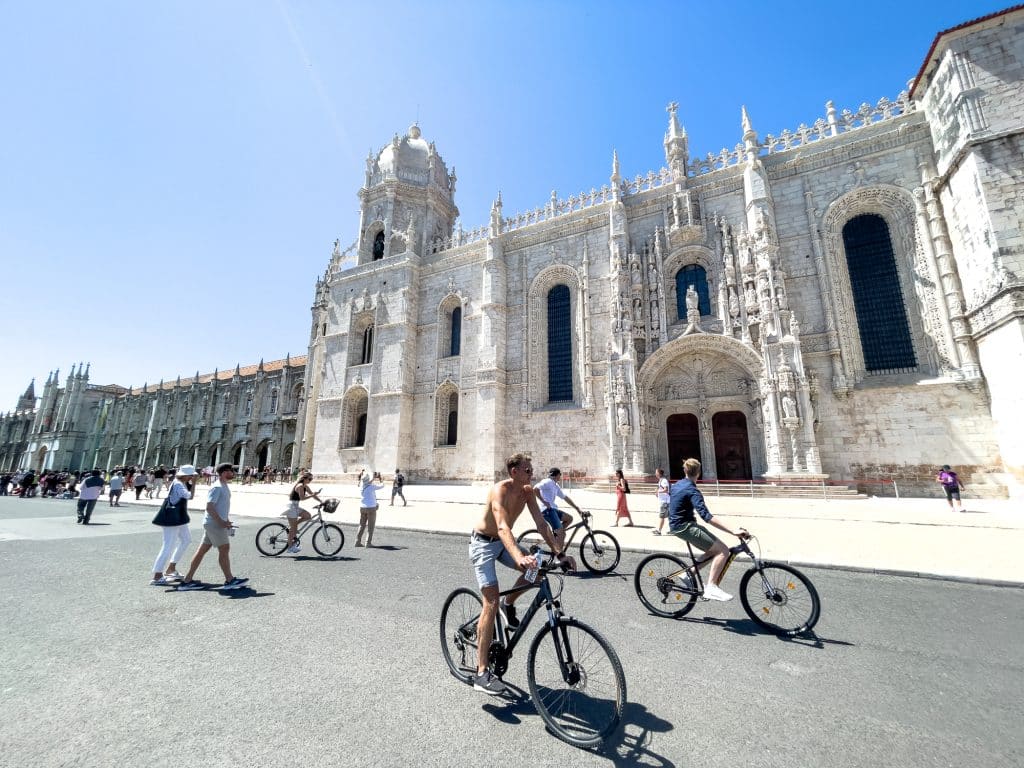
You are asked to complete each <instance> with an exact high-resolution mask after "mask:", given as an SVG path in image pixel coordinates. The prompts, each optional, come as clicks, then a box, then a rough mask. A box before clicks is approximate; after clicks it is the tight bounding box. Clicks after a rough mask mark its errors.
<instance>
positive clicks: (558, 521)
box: [544, 507, 562, 532]
mask: <svg viewBox="0 0 1024 768" xmlns="http://www.w3.org/2000/svg"><path fill="white" fill-rule="evenodd" d="M544 519H545V520H547V521H548V525H550V526H551V531H552V532H554V531H557V530H558V529H559V528H561V527H562V513H561V512H559V511H558V510H557V509H555V508H554V507H547V508H546V509H545V510H544Z"/></svg>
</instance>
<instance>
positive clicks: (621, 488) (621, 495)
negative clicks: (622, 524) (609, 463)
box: [615, 469, 633, 528]
mask: <svg viewBox="0 0 1024 768" xmlns="http://www.w3.org/2000/svg"><path fill="white" fill-rule="evenodd" d="M627 493H629V481H628V480H626V478H625V477H623V476H622V470H621V469H616V470H615V527H616V528H618V527H619V518H621V517H624V518H626V519H627V520H629V522H628V523H626V525H627V526H630V525H632V524H633V517H632V516H631V515H630V514H629V507H628V506H626V494H627Z"/></svg>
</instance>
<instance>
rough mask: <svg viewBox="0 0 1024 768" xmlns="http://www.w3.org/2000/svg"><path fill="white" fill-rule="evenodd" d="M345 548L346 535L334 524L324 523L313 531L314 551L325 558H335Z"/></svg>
mask: <svg viewBox="0 0 1024 768" xmlns="http://www.w3.org/2000/svg"><path fill="white" fill-rule="evenodd" d="M344 546H345V534H344V533H343V532H342V530H341V528H340V527H339V526H337V525H335V524H334V523H324V524H323V525H322V526H320V527H319V528H317V529H316V530H315V531H313V549H315V550H316V551H317V552H318V553H319V554H321V555H323V556H324V557H334V556H335V555H336V554H338V553H339V552H341V548H342V547H344Z"/></svg>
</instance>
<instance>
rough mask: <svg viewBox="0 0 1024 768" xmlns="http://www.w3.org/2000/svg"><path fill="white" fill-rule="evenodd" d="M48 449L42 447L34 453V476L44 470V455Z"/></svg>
mask: <svg viewBox="0 0 1024 768" xmlns="http://www.w3.org/2000/svg"><path fill="white" fill-rule="evenodd" d="M48 450H49V449H48V448H47V447H46V446H45V445H44V446H42V447H41V448H40V449H39V450H38V451H37V452H36V466H35V470H36V474H39V473H40V472H42V471H43V470H44V469H46V453H47V451H48Z"/></svg>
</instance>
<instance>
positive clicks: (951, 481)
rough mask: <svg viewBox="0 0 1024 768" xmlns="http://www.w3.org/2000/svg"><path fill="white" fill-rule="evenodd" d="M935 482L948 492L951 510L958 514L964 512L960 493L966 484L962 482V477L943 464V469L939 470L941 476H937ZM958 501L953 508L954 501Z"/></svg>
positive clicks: (947, 499)
mask: <svg viewBox="0 0 1024 768" xmlns="http://www.w3.org/2000/svg"><path fill="white" fill-rule="evenodd" d="M935 482H937V483H938V484H939V485H941V486H942V490H944V491H945V492H946V501H948V502H949V508H950V509H953V510H955V511H957V512H963V511H964V503H963V502H962V501H961V500H960V491H961V490H963V487H964V484H963V483H962V482H960V477H959V475H957V473H956V472H954V471H953V470H952V469H950V468H949V464H943V465H942V469H940V470H939V474H937V475H936V476H935ZM954 499H956V506H955V507H954V506H953V500H954Z"/></svg>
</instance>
